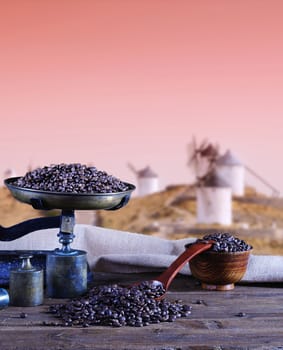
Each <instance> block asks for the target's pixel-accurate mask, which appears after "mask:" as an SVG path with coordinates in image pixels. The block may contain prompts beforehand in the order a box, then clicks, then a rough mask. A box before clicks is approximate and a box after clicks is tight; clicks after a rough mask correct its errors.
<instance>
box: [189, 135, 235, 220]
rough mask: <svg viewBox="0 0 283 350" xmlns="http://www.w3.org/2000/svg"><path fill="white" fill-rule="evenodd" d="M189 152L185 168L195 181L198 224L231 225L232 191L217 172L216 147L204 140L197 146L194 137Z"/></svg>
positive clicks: (217, 148) (217, 151) (217, 152)
mask: <svg viewBox="0 0 283 350" xmlns="http://www.w3.org/2000/svg"><path fill="white" fill-rule="evenodd" d="M188 153H189V154H188V156H189V160H188V166H189V167H191V168H192V170H193V172H194V174H195V178H196V201H197V222H198V223H202V224H221V225H231V222H232V191H231V187H230V185H229V184H228V183H227V182H226V181H225V180H224V179H223V178H222V177H221V176H220V175H219V174H218V172H217V169H216V161H217V159H218V157H219V147H218V145H213V144H212V143H209V142H208V141H207V140H204V141H202V142H201V143H200V145H199V146H198V145H197V142H196V139H195V138H194V137H193V139H192V142H191V143H190V144H189V146H188Z"/></svg>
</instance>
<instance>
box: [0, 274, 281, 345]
mask: <svg viewBox="0 0 283 350" xmlns="http://www.w3.org/2000/svg"><path fill="white" fill-rule="evenodd" d="M121 277H122V278H121ZM142 277H144V278H145V279H151V278H153V277H154V276H152V275H143V276H137V275H134V276H133V275H130V276H125V275H123V276H120V275H118V276H117V275H110V276H109V278H107V275H105V274H101V275H99V276H97V279H96V282H95V283H96V284H109V283H117V282H119V281H120V280H123V281H124V282H130V281H132V280H139V279H140V278H142ZM167 298H168V299H169V300H172V301H173V300H179V299H182V301H183V302H184V303H187V304H190V305H192V314H191V315H190V317H189V318H187V319H180V320H177V321H176V322H173V323H160V324H154V325H149V326H147V327H141V328H135V327H121V328H110V327H98V326H93V327H89V328H75V327H61V326H52V325H51V324H54V322H56V319H55V318H54V317H53V315H51V314H49V313H47V310H48V306H49V305H50V304H53V303H57V302H61V300H53V299H45V302H44V305H41V306H38V307H28V308H21V307H8V308H6V309H3V310H1V311H0V339H1V350H2V349H3V350H12V349H13V350H16V349H17V350H19V349H21V350H33V349H36V350H38V349H39V350H40V349H42V350H46V349H48V350H50V349H52V350H53V349H54V350H57V349H58V350H59V349H61V350H63V349H71V350H72V349H76V350H77V349H82V350H84V349H101V350H104V349H110V350H111V349H115V350H122V349H123V350H128V349H129V350H130V349H131V350H132V349H137V350H139V349H140V350H177V349H178V350H185V349H211V348H214V349H220V348H221V349H258V348H259V347H260V348H261V349H274V350H275V349H279V348H281V349H282V347H283V293H282V289H281V288H280V285H278V284H277V285H248V286H247V285H239V286H236V288H235V289H234V290H232V291H229V292H216V291H205V290H201V289H200V286H199V285H198V283H197V282H196V281H195V280H194V279H193V278H188V277H185V276H178V278H177V279H176V280H175V281H174V283H173V284H172V287H171V288H170V292H168V295H167ZM22 312H24V313H26V315H27V317H26V318H21V317H20V314H21V313H22ZM240 312H242V313H244V314H242V316H243V317H240V316H239V313H240ZM44 324H45V325H44ZM48 324H49V326H47V325H48Z"/></svg>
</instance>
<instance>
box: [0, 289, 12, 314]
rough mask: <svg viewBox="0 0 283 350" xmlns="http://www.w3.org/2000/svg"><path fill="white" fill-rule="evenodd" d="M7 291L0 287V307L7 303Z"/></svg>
mask: <svg viewBox="0 0 283 350" xmlns="http://www.w3.org/2000/svg"><path fill="white" fill-rule="evenodd" d="M9 300H10V298H9V293H8V292H7V290H6V289H4V288H0V309H3V308H4V307H6V306H8V305H9Z"/></svg>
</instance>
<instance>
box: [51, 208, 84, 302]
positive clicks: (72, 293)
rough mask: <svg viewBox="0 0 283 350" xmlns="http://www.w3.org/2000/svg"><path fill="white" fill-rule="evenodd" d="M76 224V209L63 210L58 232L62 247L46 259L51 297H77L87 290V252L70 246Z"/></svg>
mask: <svg viewBox="0 0 283 350" xmlns="http://www.w3.org/2000/svg"><path fill="white" fill-rule="evenodd" d="M74 226H75V214H74V211H73V210H62V215H61V226H60V232H59V233H58V237H59V242H60V243H61V244H62V247H61V248H56V249H55V250H54V251H53V252H52V253H50V254H48V255H47V259H46V290H47V295H48V296H49V297H51V298H75V297H78V296H80V295H82V294H84V293H85V292H86V291H87V259H86V252H85V251H83V250H76V249H71V247H70V243H72V242H73V239H74V237H75V235H74Z"/></svg>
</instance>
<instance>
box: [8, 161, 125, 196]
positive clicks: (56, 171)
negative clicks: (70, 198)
mask: <svg viewBox="0 0 283 350" xmlns="http://www.w3.org/2000/svg"><path fill="white" fill-rule="evenodd" d="M13 184H14V185H16V186H19V187H23V188H30V189H35V190H40V191H50V192H69V193H114V192H123V191H126V190H128V186H127V184H126V183H124V182H122V181H121V180H120V179H118V178H116V177H114V176H112V175H109V174H108V173H106V172H105V171H101V170H98V169H97V168H96V167H94V166H90V167H89V166H87V165H82V164H80V163H73V164H64V163H62V164H55V165H50V166H44V167H42V168H37V169H35V170H32V171H29V172H27V173H26V174H25V175H24V176H22V177H20V178H18V179H17V180H15V182H14V183H13Z"/></svg>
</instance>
